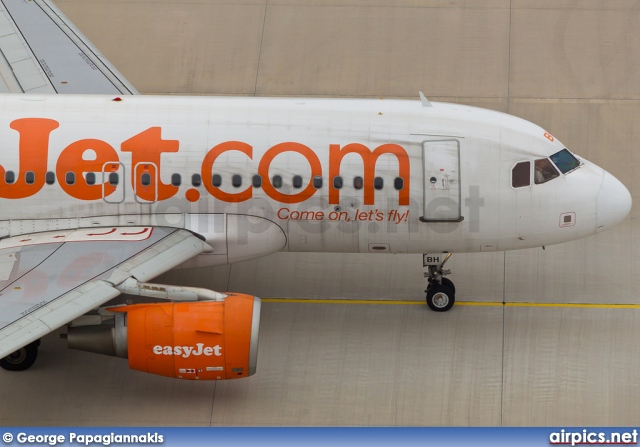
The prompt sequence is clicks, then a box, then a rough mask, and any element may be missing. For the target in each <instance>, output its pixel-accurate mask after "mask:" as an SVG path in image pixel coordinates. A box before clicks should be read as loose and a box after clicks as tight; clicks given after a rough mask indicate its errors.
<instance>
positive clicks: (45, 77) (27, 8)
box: [0, 0, 139, 95]
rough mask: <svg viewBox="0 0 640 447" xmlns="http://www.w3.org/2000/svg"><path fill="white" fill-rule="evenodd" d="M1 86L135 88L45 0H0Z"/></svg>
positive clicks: (26, 89) (91, 90) (28, 89)
mask: <svg viewBox="0 0 640 447" xmlns="http://www.w3.org/2000/svg"><path fill="white" fill-rule="evenodd" d="M0 92H1V93H85V94H101V93H103V94H117V95H137V94H139V93H138V92H137V90H136V89H135V88H134V87H133V86H132V85H131V84H130V83H129V82H128V81H127V80H126V79H125V78H124V76H122V75H121V74H120V73H119V72H118V70H116V69H115V68H114V67H113V66H112V65H111V64H110V63H109V61H107V59H106V58H105V57H104V56H103V55H102V54H101V53H100V51H98V49H97V48H96V47H94V46H93V45H92V44H91V42H89V40H88V39H87V38H86V37H85V36H84V35H83V34H82V33H81V32H80V31H79V30H78V28H76V27H75V26H74V25H73V24H72V23H71V21H70V20H69V19H68V18H67V17H65V15H64V14H63V13H62V12H61V11H60V10H59V9H58V8H57V7H56V6H55V5H53V4H52V3H51V2H49V1H48V0H0Z"/></svg>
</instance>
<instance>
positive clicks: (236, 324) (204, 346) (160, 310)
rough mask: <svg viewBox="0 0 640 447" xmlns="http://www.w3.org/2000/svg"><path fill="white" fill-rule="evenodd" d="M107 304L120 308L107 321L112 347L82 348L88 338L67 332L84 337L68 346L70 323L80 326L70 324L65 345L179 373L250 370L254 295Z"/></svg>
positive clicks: (237, 374) (256, 316)
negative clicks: (114, 316)
mask: <svg viewBox="0 0 640 447" xmlns="http://www.w3.org/2000/svg"><path fill="white" fill-rule="evenodd" d="M109 310H111V311H113V312H117V313H120V315H119V316H118V315H117V316H116V318H115V319H113V321H115V323H111V325H110V327H111V329H110V333H111V334H112V337H109V338H111V339H112V340H113V351H110V352H106V351H105V350H104V349H100V350H98V349H90V348H89V349H87V346H88V345H90V343H87V342H86V340H87V338H86V336H82V335H80V334H73V337H75V338H76V339H81V340H82V341H83V342H84V343H79V342H76V341H73V342H74V343H75V344H76V345H78V344H83V346H72V331H71V329H76V330H77V329H81V327H80V328H70V333H69V342H70V343H69V345H70V347H75V348H78V349H84V350H90V351H93V352H100V353H104V354H112V355H118V356H120V357H127V358H128V359H129V367H130V368H131V369H135V370H138V371H144V372H148V373H151V374H158V375H161V376H167V377H175V378H179V379H199V380H224V379H238V378H242V377H248V376H250V375H252V374H254V373H255V372H256V363H257V357H258V329H259V324H260V299H259V298H257V297H253V296H249V295H240V294H237V295H234V294H228V295H227V297H226V298H225V299H224V301H197V302H171V303H154V304H134V305H130V306H121V307H116V308H110V309H109ZM122 313H126V318H124V319H123V318H122V317H123V316H124V315H122ZM123 320H124V321H123ZM118 321H120V323H118ZM94 332H96V331H94ZM125 342H126V348H125ZM109 344H111V342H109ZM93 346H95V345H93Z"/></svg>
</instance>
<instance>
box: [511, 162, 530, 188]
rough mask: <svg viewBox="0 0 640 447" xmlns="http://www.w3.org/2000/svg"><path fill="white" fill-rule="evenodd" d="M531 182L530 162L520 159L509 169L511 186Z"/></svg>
mask: <svg viewBox="0 0 640 447" xmlns="http://www.w3.org/2000/svg"><path fill="white" fill-rule="evenodd" d="M530 184H531V162H530V161H522V162H520V163H518V164H517V165H515V166H514V167H513V169H512V170H511V186H513V187H514V188H522V187H523V186H529V185H530Z"/></svg>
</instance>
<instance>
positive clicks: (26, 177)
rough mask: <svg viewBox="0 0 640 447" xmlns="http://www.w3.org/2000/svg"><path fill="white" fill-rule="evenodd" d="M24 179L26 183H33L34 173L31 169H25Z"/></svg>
mask: <svg viewBox="0 0 640 447" xmlns="http://www.w3.org/2000/svg"><path fill="white" fill-rule="evenodd" d="M24 181H25V182H26V183H27V185H33V184H34V183H35V182H36V174H35V172H33V171H27V172H26V174H25V175H24Z"/></svg>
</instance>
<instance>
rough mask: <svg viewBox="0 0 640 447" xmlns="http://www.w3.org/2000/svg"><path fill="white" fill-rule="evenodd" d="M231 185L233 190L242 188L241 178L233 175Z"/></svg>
mask: <svg viewBox="0 0 640 447" xmlns="http://www.w3.org/2000/svg"><path fill="white" fill-rule="evenodd" d="M231 184H232V185H233V187H234V188H240V187H241V186H242V176H241V175H238V174H234V175H233V177H231Z"/></svg>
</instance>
